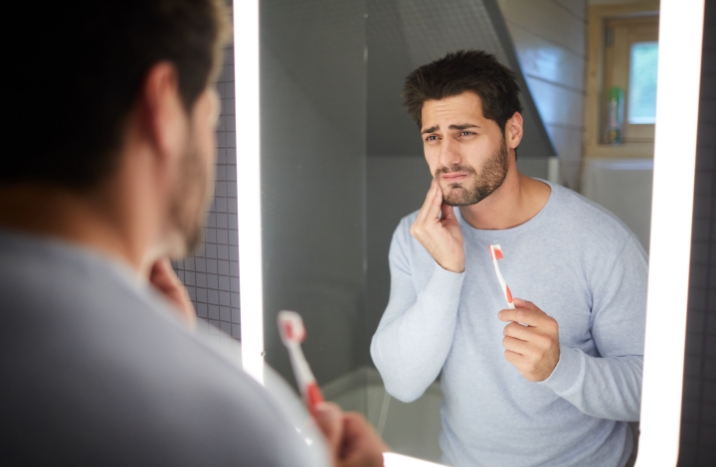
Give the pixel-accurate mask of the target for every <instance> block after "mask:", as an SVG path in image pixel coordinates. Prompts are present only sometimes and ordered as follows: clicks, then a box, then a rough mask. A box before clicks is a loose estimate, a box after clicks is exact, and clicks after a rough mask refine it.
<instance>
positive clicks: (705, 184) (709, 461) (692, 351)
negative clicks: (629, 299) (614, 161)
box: [647, 0, 716, 467]
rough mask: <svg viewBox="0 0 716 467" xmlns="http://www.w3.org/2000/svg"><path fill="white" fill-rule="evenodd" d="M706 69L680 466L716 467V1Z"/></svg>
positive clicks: (711, 0) (710, 1)
mask: <svg viewBox="0 0 716 467" xmlns="http://www.w3.org/2000/svg"><path fill="white" fill-rule="evenodd" d="M701 67H702V68H701V100H700V109H699V129H698V131H699V132H698V143H697V144H698V148H697V152H696V179H695V188H694V192H695V193H694V218H693V232H692V240H691V272H690V281H689V308H688V319H687V334H686V357H685V360H684V366H685V368H684V373H685V374H684V393H683V404H682V413H681V420H682V424H681V449H680V455H679V464H678V465H679V466H680V467H692V466H699V467H706V466H709V467H712V466H714V465H716V86H714V82H716V0H706V10H705V22H704V42H703V60H702V63H701ZM647 358H648V357H647Z"/></svg>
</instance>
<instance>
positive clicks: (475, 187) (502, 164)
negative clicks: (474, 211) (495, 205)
mask: <svg viewBox="0 0 716 467" xmlns="http://www.w3.org/2000/svg"><path fill="white" fill-rule="evenodd" d="M454 172H457V173H464V174H468V175H471V177H469V178H468V179H467V180H466V181H464V182H458V183H450V184H449V185H448V186H446V187H442V186H441V188H442V191H443V202H444V203H445V204H447V205H448V206H470V205H472V204H477V203H479V202H480V201H482V200H483V199H485V198H487V197H488V196H490V195H491V194H492V193H493V192H494V191H495V190H497V189H498V188H499V187H500V186H501V185H502V182H504V181H505V177H506V176H507V146H506V145H505V140H504V139H503V140H502V143H501V144H500V148H499V149H498V150H497V151H495V152H494V153H493V154H492V156H491V157H490V158H489V159H488V160H486V161H485V162H484V163H483V164H482V167H481V168H480V173H479V175H478V173H477V171H476V170H475V169H474V168H473V167H471V166H469V165H453V166H450V167H442V168H439V169H437V170H436V171H435V179H436V180H439V177H440V174H446V173H454Z"/></svg>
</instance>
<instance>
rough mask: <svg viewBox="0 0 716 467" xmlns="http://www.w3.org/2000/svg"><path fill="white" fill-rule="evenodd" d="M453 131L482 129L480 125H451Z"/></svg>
mask: <svg viewBox="0 0 716 467" xmlns="http://www.w3.org/2000/svg"><path fill="white" fill-rule="evenodd" d="M448 128H449V129H451V130H467V129H468V128H480V125H475V124H474V123H463V124H462V125H450V126H449V127H448Z"/></svg>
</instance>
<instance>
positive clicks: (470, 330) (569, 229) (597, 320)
mask: <svg viewBox="0 0 716 467" xmlns="http://www.w3.org/2000/svg"><path fill="white" fill-rule="evenodd" d="M550 186H551V188H552V193H551V195H550V198H549V201H548V202H547V204H546V206H545V207H544V208H543V209H542V210H541V211H540V212H539V213H538V214H537V215H536V216H535V217H534V218H532V219H531V220H530V221H528V222H526V223H525V224H522V225H520V226H518V227H515V228H512V229H507V230H479V229H475V228H473V227H471V226H469V225H468V224H467V223H466V222H465V221H464V220H463V219H462V217H461V216H460V215H459V213H458V220H459V222H460V227H461V230H462V233H463V236H464V243H465V255H466V268H465V271H464V272H463V273H460V274H457V273H453V272H449V271H446V270H445V269H443V268H441V267H440V266H439V265H438V264H437V263H436V262H435V261H434V260H433V258H432V257H431V256H430V254H429V253H428V252H427V251H426V250H425V249H424V248H423V247H422V246H421V245H420V243H418V241H417V240H415V239H414V238H412V237H411V236H410V233H409V229H410V226H411V225H412V223H413V222H414V221H415V218H416V216H417V212H416V213H413V214H411V215H409V216H407V217H405V218H403V220H402V221H401V222H400V225H399V226H398V228H397V230H396V231H395V234H394V236H393V241H392V244H391V248H390V271H391V292H390V301H389V303H388V307H387V309H386V310H385V314H384V315H383V318H382V319H381V322H380V325H379V327H378V330H377V331H376V333H375V335H374V336H373V340H372V343H371V355H372V357H373V361H374V362H375V365H376V367H377V368H378V370H379V371H380V373H381V375H382V377H383V379H384V381H385V385H386V388H387V390H388V392H389V393H390V394H391V395H393V396H394V397H396V398H397V399H399V400H402V401H405V402H409V401H412V400H415V399H417V398H418V397H420V395H421V394H422V393H423V391H425V389H426V388H427V387H428V386H429V385H430V384H431V383H432V382H433V381H434V380H435V378H436V377H437V376H438V375H439V374H440V372H442V376H441V380H440V382H441V388H442V391H443V394H444V401H443V405H442V408H441V418H442V432H441V435H440V446H441V448H442V451H443V462H444V463H447V464H448V465H453V466H471V467H472V466H496V467H509V466H520V467H524V466H537V465H549V466H554V467H557V466H592V467H596V466H622V465H624V463H625V462H626V461H627V459H628V457H629V455H630V453H631V450H632V447H633V446H632V444H633V442H632V438H631V434H630V430H629V427H628V425H627V423H626V422H627V421H634V420H638V419H639V406H640V397H641V378H642V361H643V349H644V324H645V308H646V285H647V261H646V254H645V253H644V250H643V249H642V247H641V245H640V244H639V241H638V239H637V238H636V237H635V236H634V235H633V234H632V233H631V232H630V231H629V230H628V229H627V228H626V227H625V226H624V225H623V224H622V223H621V222H619V221H618V220H616V218H614V217H613V216H612V215H611V214H610V213H608V212H607V211H605V210H604V209H603V208H601V207H599V206H597V205H595V204H593V203H591V202H590V201H587V200H586V199H584V198H582V197H581V196H579V195H578V194H576V193H574V192H572V191H570V190H568V189H566V188H563V187H560V186H556V185H550ZM456 212H457V210H456ZM496 243H498V244H500V245H501V246H502V250H503V252H504V259H502V260H500V262H499V266H500V269H501V271H502V274H503V276H504V277H505V280H506V282H507V284H508V285H509V287H510V290H511V291H512V294H513V295H514V296H515V297H518V298H523V299H525V300H530V301H532V302H534V303H535V304H536V305H537V306H538V307H540V308H541V309H542V310H543V311H544V312H546V313H547V314H548V315H550V316H552V317H553V318H555V319H556V320H557V322H558V323H559V340H560V348H561V352H560V353H561V355H560V360H559V363H558V364H557V367H556V368H555V369H554V371H553V372H552V374H551V376H550V377H549V378H548V379H547V380H545V381H543V382H540V383H533V382H529V381H527V380H526V379H525V378H524V377H522V375H521V374H520V373H519V372H518V370H517V369H516V368H515V367H514V366H513V365H512V364H510V363H509V362H507V360H505V358H504V356H503V352H504V350H505V349H504V347H503V346H502V338H503V334H502V329H503V327H504V326H505V324H506V323H504V322H502V321H499V320H498V319H497V313H498V312H499V311H500V310H501V309H504V308H506V302H505V297H504V295H503V294H502V290H501V288H500V285H499V282H498V280H497V277H496V275H495V271H494V267H493V264H492V260H491V257H490V253H489V250H488V245H490V244H496Z"/></svg>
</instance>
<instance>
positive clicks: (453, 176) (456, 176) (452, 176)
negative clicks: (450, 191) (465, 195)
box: [441, 173, 468, 183]
mask: <svg viewBox="0 0 716 467" xmlns="http://www.w3.org/2000/svg"><path fill="white" fill-rule="evenodd" d="M467 175H468V174H466V173H447V174H443V175H442V176H441V178H442V179H443V180H445V181H446V182H450V183H454V182H459V181H462V180H464V179H466V178H467Z"/></svg>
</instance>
